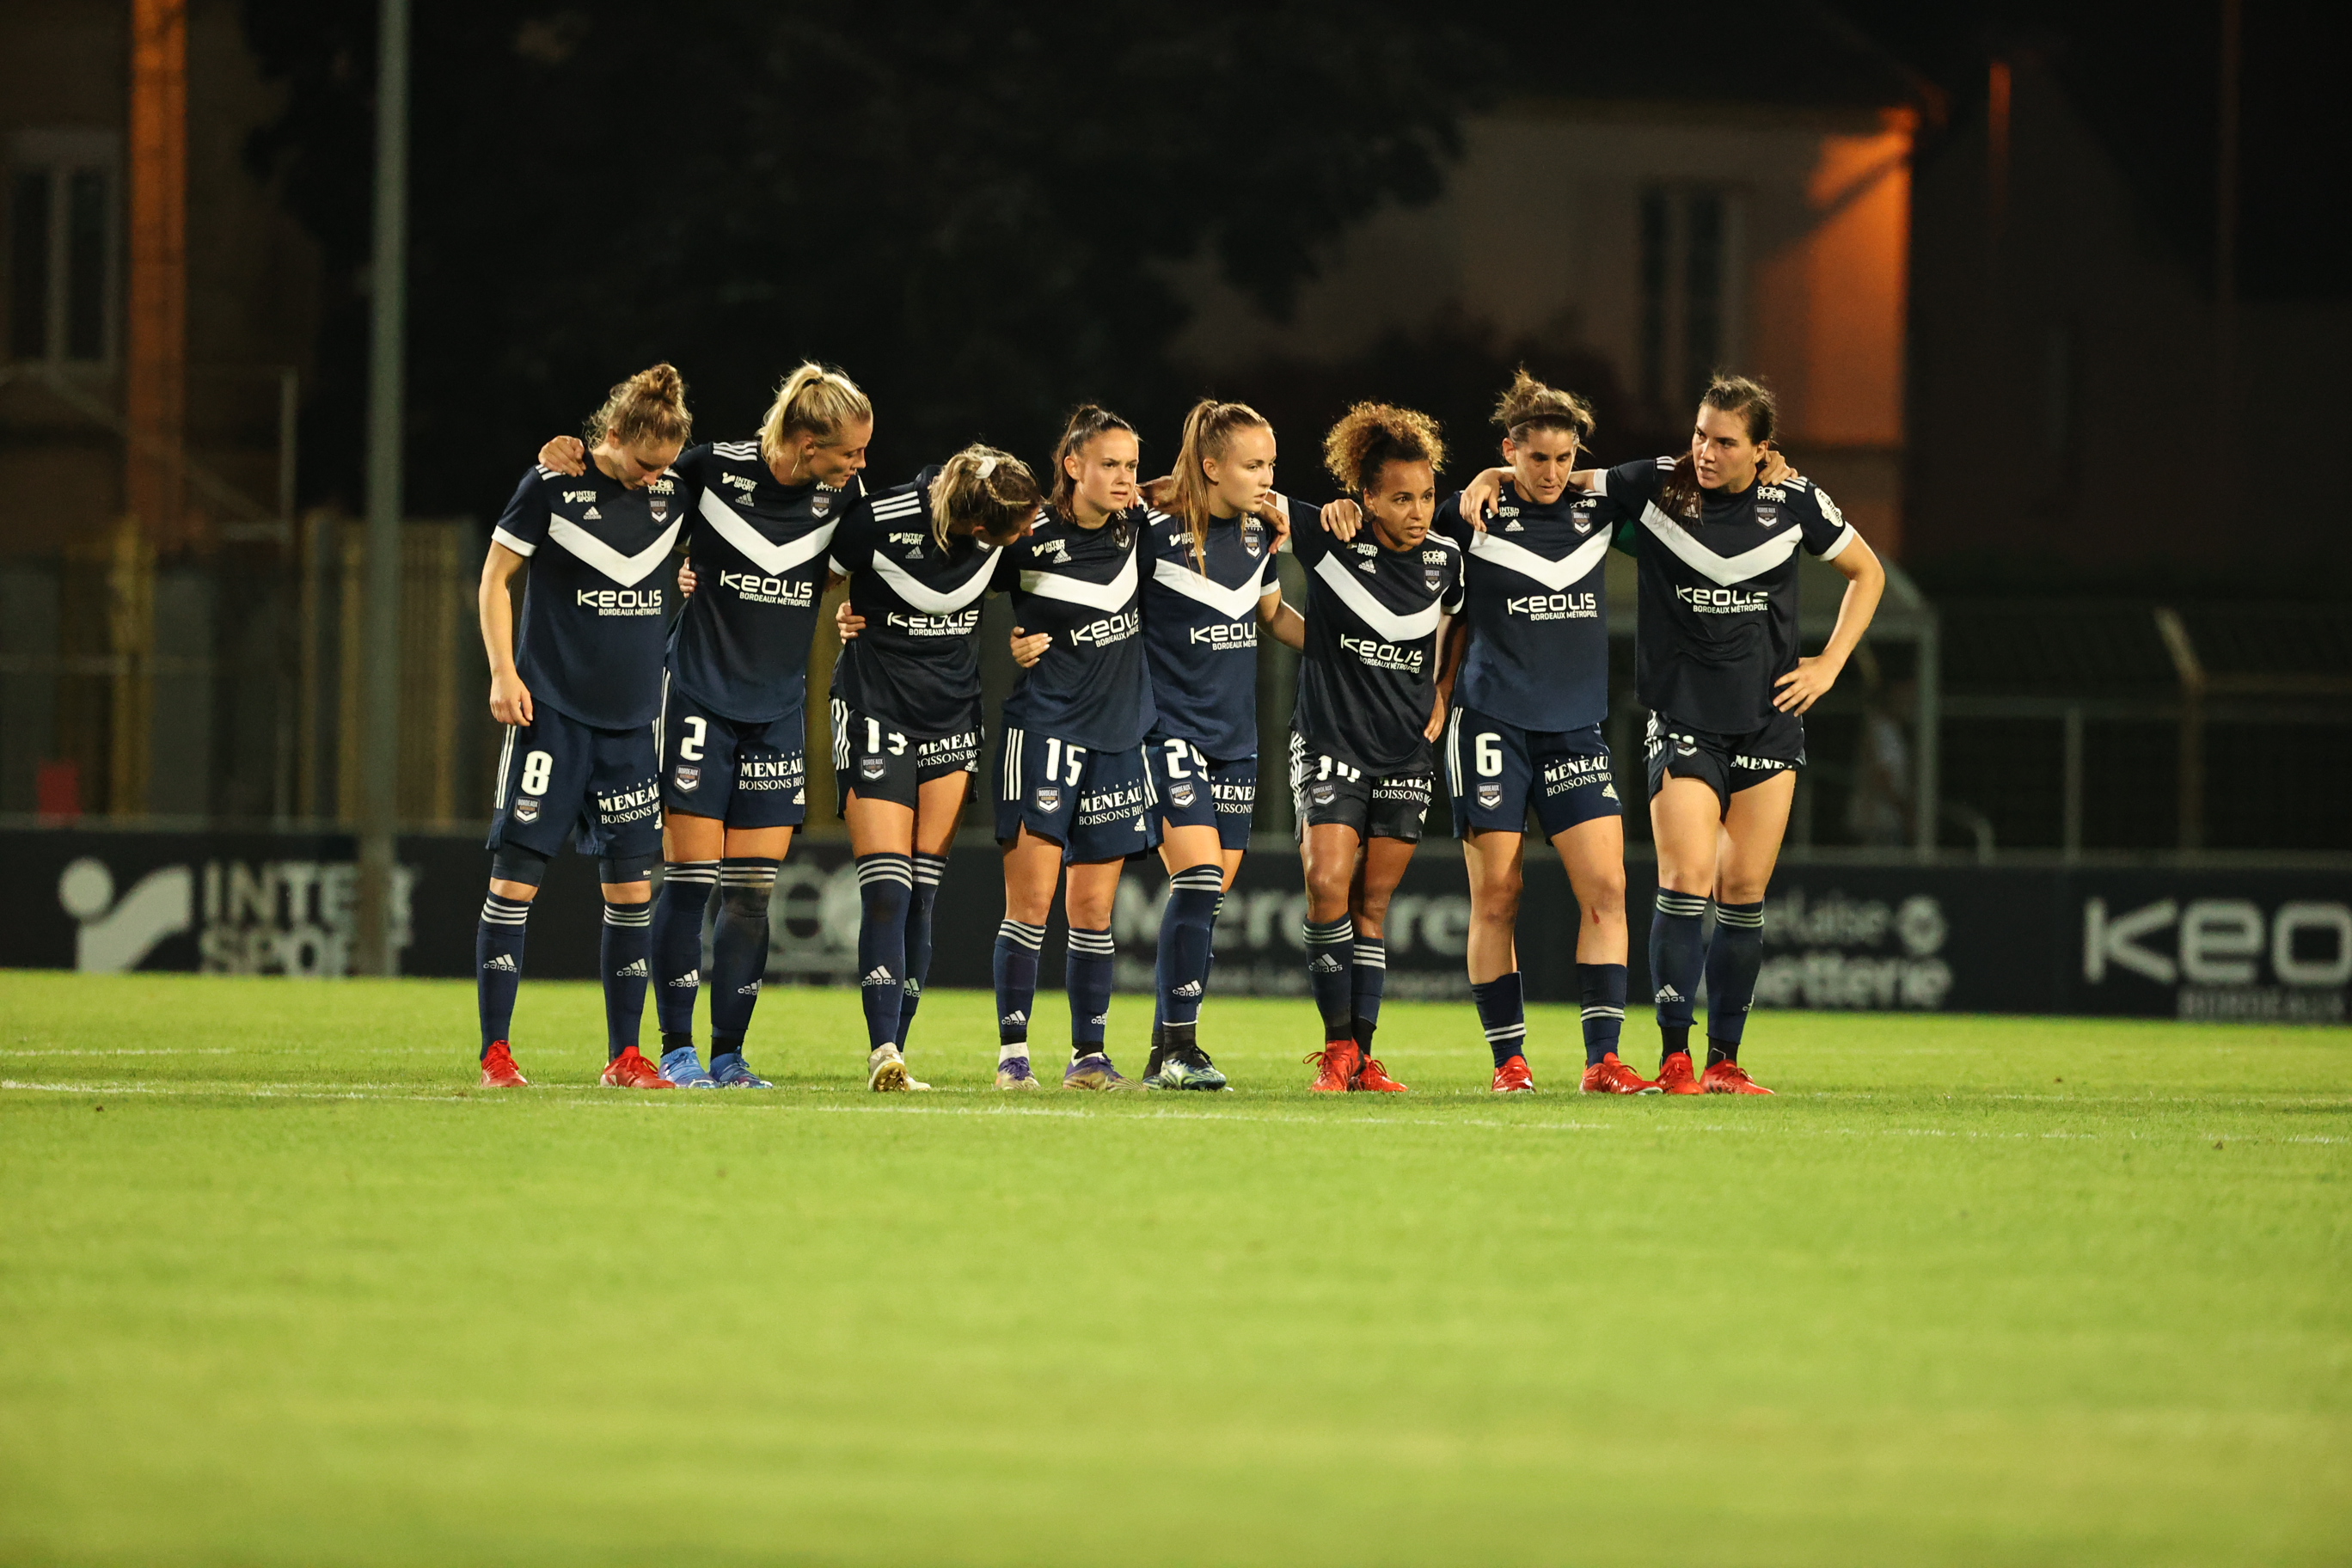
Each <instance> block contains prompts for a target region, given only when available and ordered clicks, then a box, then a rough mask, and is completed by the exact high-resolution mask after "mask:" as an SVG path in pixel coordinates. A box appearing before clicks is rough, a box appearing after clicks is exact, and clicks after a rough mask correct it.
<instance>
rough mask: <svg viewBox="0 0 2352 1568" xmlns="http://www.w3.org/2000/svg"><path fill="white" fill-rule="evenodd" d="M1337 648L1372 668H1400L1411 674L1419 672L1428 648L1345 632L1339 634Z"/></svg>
mask: <svg viewBox="0 0 2352 1568" xmlns="http://www.w3.org/2000/svg"><path fill="white" fill-rule="evenodd" d="M1339 650H1340V651H1341V652H1342V653H1351V654H1354V655H1355V656H1356V657H1357V658H1360V659H1361V660H1363V661H1364V662H1365V663H1366V664H1369V665H1370V666H1371V667H1372V668H1374V669H1401V670H1403V671H1405V672H1406V673H1408V674H1411V675H1419V674H1420V673H1421V668H1422V665H1423V661H1424V660H1425V659H1426V658H1428V656H1429V650H1428V649H1427V648H1424V647H1421V646H1420V645H1418V644H1412V645H1399V644H1397V643H1392V642H1381V641H1380V640H1378V639H1377V638H1373V637H1350V636H1349V634H1348V633H1346V632H1341V633H1340V634H1339Z"/></svg>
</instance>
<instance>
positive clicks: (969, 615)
mask: <svg viewBox="0 0 2352 1568" xmlns="http://www.w3.org/2000/svg"><path fill="white" fill-rule="evenodd" d="M883 624H885V625H886V626H897V627H898V629H899V630H900V631H903V632H905V633H906V634H907V635H908V637H970V636H971V633H972V628H973V627H975V626H979V625H980V612H979V611H978V610H977V609H971V610H965V611H963V612H962V613H961V614H960V615H953V616H908V615H901V614H900V613H899V612H898V611H897V610H893V611H891V612H890V613H889V614H888V615H887V616H884V617H883Z"/></svg>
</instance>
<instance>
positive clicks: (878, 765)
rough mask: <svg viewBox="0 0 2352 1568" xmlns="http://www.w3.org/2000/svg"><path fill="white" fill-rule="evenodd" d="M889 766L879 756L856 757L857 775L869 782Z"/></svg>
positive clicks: (884, 771)
mask: <svg viewBox="0 0 2352 1568" xmlns="http://www.w3.org/2000/svg"><path fill="white" fill-rule="evenodd" d="M889 766H890V764H889V763H886V762H884V761H883V760H882V759H881V758H880V757H860V758H858V759H857V776H858V777H859V778H862V779H864V780H865V781H866V783H868V784H871V783H873V782H874V781H875V780H876V779H878V778H880V777H881V776H882V775H883V773H886V772H887V771H888V769H889Z"/></svg>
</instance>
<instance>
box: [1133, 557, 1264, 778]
mask: <svg viewBox="0 0 2352 1568" xmlns="http://www.w3.org/2000/svg"><path fill="white" fill-rule="evenodd" d="M1204 554H1205V557H1206V559H1205V561H1203V562H1202V563H1197V564H1196V563H1194V561H1193V559H1192V530H1191V529H1189V528H1187V527H1185V526H1184V523H1183V521H1181V519H1178V518H1172V517H1162V516H1160V514H1159V513H1158V512H1154V513H1152V514H1151V518H1150V522H1149V523H1148V525H1147V528H1146V532H1145V536H1144V541H1143V557H1144V559H1145V560H1146V561H1148V562H1149V563H1150V568H1151V575H1150V577H1149V578H1147V579H1146V580H1145V582H1144V585H1143V646H1144V650H1145V652H1146V654H1147V656H1148V662H1149V664H1150V669H1151V698H1152V700H1153V701H1154V702H1155V703H1156V704H1158V706H1159V709H1160V726H1159V731H1160V733H1161V734H1163V735H1168V736H1171V737H1173V738H1174V739H1176V740H1180V741H1190V742H1192V744H1193V745H1195V746H1197V747H1199V748H1200V749H1201V752H1202V754H1203V755H1206V756H1211V757H1216V758H1221V759H1226V760H1231V759H1234V758H1239V757H1254V756H1255V755H1256V754H1257V627H1258V621H1257V606H1258V601H1259V600H1260V599H1263V598H1264V597H1265V595H1268V594H1273V593H1277V592H1279V591H1280V590H1281V587H1282V584H1281V581H1280V579H1279V577H1278V576H1277V574H1276V571H1275V563H1274V557H1275V549H1274V530H1273V529H1271V528H1269V527H1267V526H1266V525H1265V522H1264V521H1261V520H1259V519H1257V518H1255V517H1228V518H1212V519H1210V520H1209V539H1208V546H1207V549H1206V551H1205V552H1204Z"/></svg>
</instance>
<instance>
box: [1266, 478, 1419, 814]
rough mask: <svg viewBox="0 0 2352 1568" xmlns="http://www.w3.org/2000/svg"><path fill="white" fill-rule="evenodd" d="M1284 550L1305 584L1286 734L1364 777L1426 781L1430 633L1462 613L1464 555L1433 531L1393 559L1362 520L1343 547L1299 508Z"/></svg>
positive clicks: (1315, 515)
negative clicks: (1301, 638)
mask: <svg viewBox="0 0 2352 1568" xmlns="http://www.w3.org/2000/svg"><path fill="white" fill-rule="evenodd" d="M1290 542H1291V548H1292V549H1293V550H1294V551H1296V552H1297V555H1298V563H1299V564H1300V565H1302V566H1304V567H1306V568H1307V647H1306V650H1305V655H1304V657H1303V658H1301V660H1300V661H1299V666H1298V704H1297V707H1296V708H1294V709H1292V710H1291V715H1290V727H1291V729H1292V731H1295V732H1296V733H1297V734H1298V735H1300V736H1301V737H1303V738H1304V739H1305V740H1306V742H1307V745H1308V746H1309V747H1310V748H1312V749H1313V750H1315V751H1317V752H1322V753H1324V754H1326V755H1328V756H1333V757H1337V758H1339V759H1340V760H1341V761H1343V762H1346V763H1352V764H1353V765H1354V766H1356V767H1359V768H1362V769H1364V770H1366V771H1367V772H1370V773H1427V772H1428V771H1429V770H1430V767H1431V761H1430V750H1429V742H1428V740H1427V739H1426V738H1425V737H1424V736H1423V733H1422V731H1423V729H1424V728H1426V727H1427V725H1428V723H1429V720H1430V715H1431V713H1432V712H1433V710H1434V709H1435V706H1436V701H1437V624H1438V622H1439V621H1440V620H1441V619H1442V618H1444V616H1451V615H1455V614H1458V613H1459V612H1460V611H1461V608H1462V548H1461V546H1459V545H1457V544H1455V543H1454V542H1453V541H1452V540H1450V539H1448V538H1446V537H1445V536H1444V534H1442V533H1438V532H1436V531H1431V532H1430V533H1429V534H1428V535H1426V536H1425V537H1424V538H1423V540H1422V542H1421V543H1420V544H1419V545H1417V546H1416V547H1414V548H1413V549H1411V550H1391V549H1389V548H1387V547H1386V546H1385V545H1382V544H1381V543H1380V542H1379V532H1378V530H1377V529H1376V528H1375V526H1374V525H1373V522H1372V520H1371V519H1370V517H1369V516H1367V517H1366V518H1365V519H1364V525H1363V527H1362V528H1361V529H1360V530H1359V531H1358V532H1357V534H1356V537H1355V539H1354V541H1353V542H1350V543H1347V544H1342V543H1341V542H1339V540H1337V539H1335V538H1333V537H1332V536H1331V535H1330V534H1329V533H1328V532H1327V531H1325V530H1324V527H1323V523H1322V521H1321V517H1320V514H1319V512H1318V509H1316V508H1314V507H1311V506H1306V505H1302V504H1300V503H1297V502H1293V503H1291V509H1290Z"/></svg>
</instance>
